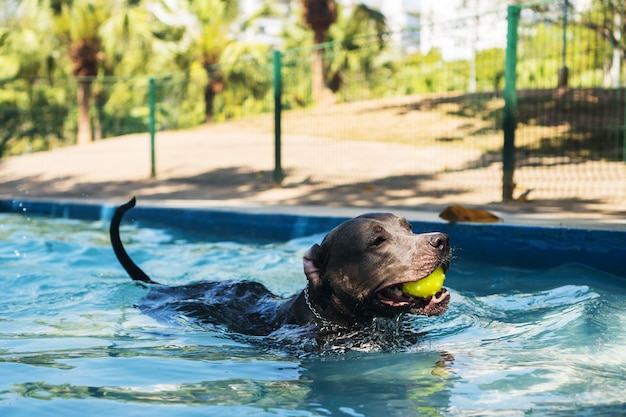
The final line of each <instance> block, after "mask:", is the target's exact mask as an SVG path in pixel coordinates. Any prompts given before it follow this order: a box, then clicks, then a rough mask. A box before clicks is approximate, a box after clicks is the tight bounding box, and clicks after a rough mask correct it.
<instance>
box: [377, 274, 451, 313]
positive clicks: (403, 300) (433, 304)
mask: <svg viewBox="0 0 626 417" xmlns="http://www.w3.org/2000/svg"><path fill="white" fill-rule="evenodd" d="M419 281H420V280H418V281H417V282H419ZM413 282H415V281H413ZM376 295H377V298H378V301H379V302H380V303H381V304H382V305H384V306H386V307H391V308H394V309H401V310H404V311H406V312H409V313H413V314H422V315H426V316H438V315H441V314H443V313H444V312H445V311H446V310H447V309H448V304H449V303H450V292H449V291H448V290H447V289H445V288H443V287H442V288H440V289H439V290H438V291H437V292H436V293H435V294H432V295H428V296H419V295H412V294H409V293H408V292H406V286H405V282H401V283H398V284H393V285H390V286H388V287H385V288H383V289H382V290H380V291H378V292H377V293H376Z"/></svg>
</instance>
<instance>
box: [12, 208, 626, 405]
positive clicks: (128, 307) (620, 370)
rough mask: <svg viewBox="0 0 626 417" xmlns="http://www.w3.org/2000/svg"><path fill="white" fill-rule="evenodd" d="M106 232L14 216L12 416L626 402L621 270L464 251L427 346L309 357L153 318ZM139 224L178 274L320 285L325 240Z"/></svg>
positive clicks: (143, 243) (146, 252)
mask: <svg viewBox="0 0 626 417" xmlns="http://www.w3.org/2000/svg"><path fill="white" fill-rule="evenodd" d="M107 228H108V224H105V223H102V222H81V221H73V220H59V219H55V220H48V219H42V218H36V217H32V218H31V217H27V216H20V215H12V214H4V215H0V283H1V289H2V296H0V415H1V416H3V417H9V416H26V415H36V416H66V417H68V416H81V417H86V416H98V417H101V416H102V415H103V413H104V415H119V416H133V415H150V416H154V417H158V416H168V417H170V416H173V415H182V416H196V415H202V416H207V415H216V416H233V415H236V416H248V415H254V416H259V415H260V416H263V415H272V416H329V415H337V416H374V417H381V416H413V415H419V416H478V415H480V416H483V415H486V416H491V415H493V416H522V415H555V416H576V415H579V416H596V415H598V416H602V415H606V416H614V415H624V414H626V405H625V404H626V395H625V394H624V393H625V392H626V348H625V346H626V282H625V280H623V279H621V278H618V277H615V276H611V275H608V274H605V273H602V272H600V271H597V270H592V269H589V268H586V267H584V266H576V265H564V266H561V267H558V268H554V269H551V270H541V271H534V270H530V269H529V270H522V269H511V268H503V267H498V266H492V265H486V264H473V263H472V262H470V261H469V260H466V259H462V257H461V256H459V258H458V259H456V260H455V261H454V262H453V265H452V268H451V270H450V272H449V274H448V277H447V280H446V287H448V288H450V289H451V292H452V303H451V307H450V309H449V311H448V312H447V313H446V314H445V315H443V316H441V317H435V318H426V317H410V318H408V319H407V320H406V321H405V323H404V325H405V326H409V327H410V328H412V329H414V330H415V332H422V335H421V337H420V341H419V342H418V343H415V344H413V345H408V346H404V347H403V348H402V349H400V350H397V351H392V352H349V353H345V354H326V355H310V354H309V355H298V354H294V353H293V352H285V351H284V350H282V349H280V348H277V349H272V348H271V347H268V346H267V345H262V344H259V343H255V342H254V341H248V340H246V339H242V338H237V337H232V335H229V334H228V333H226V332H224V331H221V330H219V329H213V330H210V329H206V328H199V327H197V326H195V325H193V324H191V323H184V322H181V323H170V324H164V323H160V322H156V321H155V320H153V319H152V318H151V317H148V316H146V315H143V314H141V313H140V312H139V310H138V309H137V308H135V305H136V304H137V303H138V302H139V301H140V300H141V299H142V297H143V296H144V295H145V294H146V292H147V290H146V289H145V288H144V287H142V286H140V285H137V284H135V283H132V282H131V281H130V280H129V279H128V278H127V277H126V275H125V273H124V272H123V270H122V269H121V267H119V266H118V263H117V261H116V260H115V258H114V256H113V253H112V251H111V249H110V246H109V241H108V234H107ZM122 235H123V237H124V240H125V241H127V242H128V243H127V247H128V250H129V252H131V254H132V256H133V257H134V258H135V259H136V260H137V262H138V263H139V264H141V265H142V267H143V268H144V269H145V270H146V271H147V272H149V273H150V274H151V275H152V276H153V277H154V278H155V279H158V280H159V281H161V282H163V283H168V284H175V283H181V284H182V283H188V282H191V281H197V280H203V279H207V278H210V279H227V278H228V279H230V278H244V279H256V280H260V281H262V282H263V283H265V284H266V285H267V286H268V287H269V288H270V289H272V290H273V291H275V292H277V293H281V294H284V295H289V294H292V293H293V292H295V291H297V290H299V289H301V288H302V287H303V285H304V283H305V278H304V276H303V274H302V265H301V261H300V259H301V256H302V253H303V252H304V250H305V249H306V248H308V247H309V246H310V245H311V244H313V243H316V242H319V240H320V239H321V236H312V237H307V238H302V239H298V240H293V241H290V242H287V243H279V244H272V245H255V244H251V245H244V244H239V243H229V242H203V241H199V240H198V239H197V233H196V235H195V236H196V238H194V239H192V238H190V237H189V236H185V235H184V234H182V233H180V232H175V231H172V230H162V229H154V228H148V227H145V226H142V227H135V226H123V228H122ZM452 243H453V244H454V236H452ZM529 262H532V260H529Z"/></svg>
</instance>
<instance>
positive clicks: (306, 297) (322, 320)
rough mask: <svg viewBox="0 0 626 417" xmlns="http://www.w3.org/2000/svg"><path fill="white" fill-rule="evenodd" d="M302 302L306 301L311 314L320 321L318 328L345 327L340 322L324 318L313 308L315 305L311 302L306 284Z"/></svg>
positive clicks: (335, 328) (338, 328) (335, 329)
mask: <svg viewBox="0 0 626 417" xmlns="http://www.w3.org/2000/svg"><path fill="white" fill-rule="evenodd" d="M304 302H305V303H306V306H307V307H308V308H309V310H310V311H311V314H313V317H315V319H316V320H317V321H318V322H319V323H320V330H321V331H337V330H340V329H345V327H344V326H342V325H341V324H339V323H335V322H333V321H330V320H328V319H326V318H324V316H322V315H321V314H320V313H319V312H318V311H317V310H316V309H315V306H314V305H313V304H312V303H311V297H310V296H309V287H308V286H306V287H305V288H304Z"/></svg>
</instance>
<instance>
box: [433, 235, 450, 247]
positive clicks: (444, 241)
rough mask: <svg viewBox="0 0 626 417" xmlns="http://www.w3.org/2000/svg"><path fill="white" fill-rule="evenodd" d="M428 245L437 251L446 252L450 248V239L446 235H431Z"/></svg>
mask: <svg viewBox="0 0 626 417" xmlns="http://www.w3.org/2000/svg"><path fill="white" fill-rule="evenodd" d="M428 243H429V244H430V246H432V247H433V248H435V249H439V250H445V249H446V248H448V247H449V246H450V238H449V237H448V235H446V234H445V233H439V232H436V233H431V234H430V236H429V238H428Z"/></svg>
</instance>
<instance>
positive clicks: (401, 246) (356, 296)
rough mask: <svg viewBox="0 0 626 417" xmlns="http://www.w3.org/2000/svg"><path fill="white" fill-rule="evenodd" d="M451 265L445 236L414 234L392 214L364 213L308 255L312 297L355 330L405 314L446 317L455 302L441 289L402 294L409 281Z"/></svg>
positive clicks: (306, 267) (322, 309)
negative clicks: (424, 294)
mask: <svg viewBox="0 0 626 417" xmlns="http://www.w3.org/2000/svg"><path fill="white" fill-rule="evenodd" d="M440 266H441V267H442V268H443V270H444V272H446V271H447V270H448V267H449V266H450V245H449V241H448V236H447V235H445V234H443V233H424V234H415V233H413V231H412V230H411V225H410V223H409V222H408V221H407V220H406V219H404V218H402V217H398V216H395V215H393V214H387V213H373V214H365V215H362V216H359V217H356V218H354V219H352V220H349V221H346V222H344V223H342V224H340V225H339V226H337V227H336V228H335V229H333V230H332V231H331V232H330V233H328V235H326V237H325V238H324V239H323V241H322V243H321V245H313V247H311V248H310V249H309V250H308V251H307V252H306V254H305V255H304V271H305V274H306V276H307V278H308V280H309V291H310V293H311V295H310V297H311V300H312V302H313V304H314V305H315V306H316V307H315V308H316V309H318V313H319V314H321V315H322V316H323V317H324V318H325V319H327V320H330V321H333V322H336V323H339V324H342V325H347V326H351V325H353V324H357V323H366V322H369V321H371V319H372V318H374V317H389V318H392V317H396V316H398V315H400V314H402V313H412V314H421V315H427V316H433V315H440V314H443V313H444V312H445V311H446V310H447V308H448V304H449V301H450V297H449V292H448V291H447V290H446V289H445V288H442V290H441V291H439V292H438V293H437V294H435V295H433V296H430V297H426V298H421V297H415V296H411V295H409V294H407V293H405V292H403V290H402V287H403V285H402V284H404V283H406V282H413V281H418V280H420V279H423V278H425V277H427V276H429V275H430V274H431V273H432V272H433V271H435V269H437V268H438V267H440Z"/></svg>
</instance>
